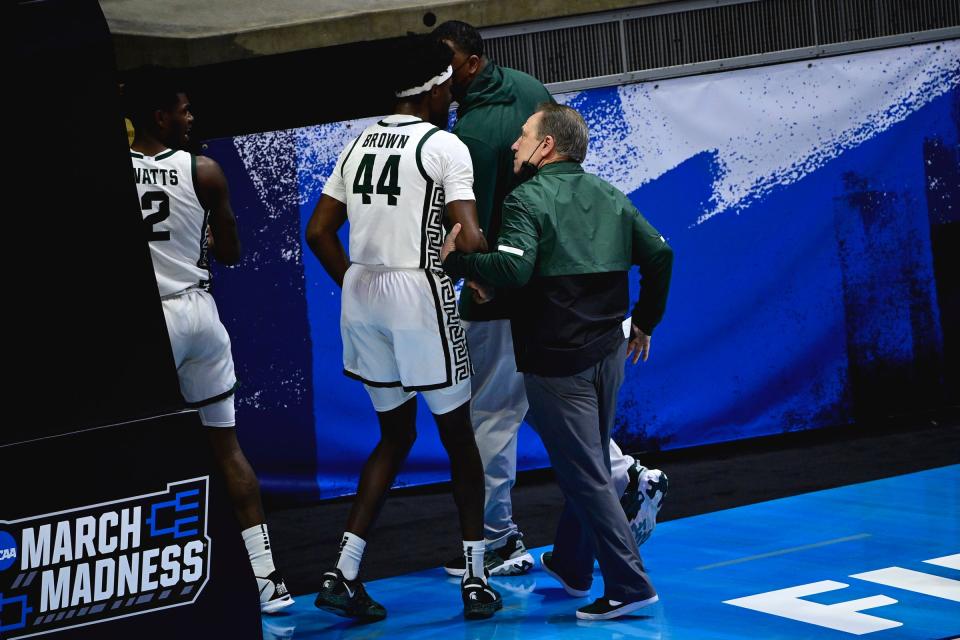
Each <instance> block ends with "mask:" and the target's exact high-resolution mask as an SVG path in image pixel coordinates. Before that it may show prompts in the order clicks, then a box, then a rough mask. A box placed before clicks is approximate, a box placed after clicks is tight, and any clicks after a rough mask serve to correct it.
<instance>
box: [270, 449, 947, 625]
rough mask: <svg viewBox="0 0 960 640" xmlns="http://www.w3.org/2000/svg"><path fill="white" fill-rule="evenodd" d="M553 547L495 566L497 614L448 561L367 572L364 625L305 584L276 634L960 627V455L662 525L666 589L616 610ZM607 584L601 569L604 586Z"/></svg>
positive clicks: (655, 549) (660, 558)
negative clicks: (605, 610) (499, 570)
mask: <svg viewBox="0 0 960 640" xmlns="http://www.w3.org/2000/svg"><path fill="white" fill-rule="evenodd" d="M671 480H672V482H673V483H676V482H682V479H680V478H677V479H671ZM667 500H669V495H668V496H667ZM542 550H543V549H538V550H536V551H535V552H534V555H535V557H537V558H538V562H537V567H536V568H534V570H533V571H532V572H531V573H530V574H528V575H527V576H521V577H517V578H494V579H492V582H493V583H494V584H495V585H496V587H497V588H498V589H499V590H500V592H501V594H502V595H503V598H504V609H503V611H501V612H500V613H499V614H498V615H497V616H495V617H494V618H493V619H491V620H486V621H480V622H470V623H466V622H465V621H464V620H463V618H462V608H461V606H460V600H459V590H458V582H457V581H456V580H454V579H449V578H447V576H446V574H444V573H443V570H442V569H440V568H437V569H431V570H428V571H422V572H419V573H414V574H410V575H405V576H400V577H397V578H389V579H385V580H377V581H375V582H370V583H368V584H367V589H368V591H369V592H370V593H371V595H372V596H373V597H374V598H375V599H377V600H379V601H380V602H381V603H383V605H384V606H385V607H386V608H387V610H388V612H389V616H388V618H387V619H386V620H385V621H383V622H379V623H375V624H371V625H357V624H354V623H352V622H350V621H346V620H343V619H341V618H337V617H336V616H333V615H330V614H328V613H325V612H322V611H319V610H317V609H315V608H314V607H313V595H302V596H299V597H298V598H297V603H296V604H295V605H294V606H293V607H291V608H290V609H288V611H290V613H287V614H284V615H279V616H272V617H269V618H265V619H264V627H263V628H264V638H265V639H266V640H278V639H284V640H286V639H289V638H297V639H298V640H308V639H313V638H344V639H346V638H356V639H368V638H416V639H417V640H427V639H432V638H437V639H443V640H461V639H463V640H473V639H475V638H476V639H491V640H508V639H513V638H518V639H519V638H523V639H525V640H534V639H537V638H561V639H562V638H574V637H575V638H582V639H589V638H656V639H663V640H666V639H671V640H674V639H675V640H681V639H682V640H687V639H690V640H707V639H714V638H715V639H718V640H719V639H726V638H737V639H740V638H750V639H755V640H766V639H774V638H816V639H830V638H836V639H841V638H853V637H857V636H860V637H868V638H870V639H871V640H872V639H874V638H875V639H877V640H888V639H897V640H914V639H916V640H919V639H925V640H940V639H944V638H953V637H956V636H960V465H953V466H949V467H943V468H939V469H933V470H929V471H924V472H920V473H914V474H910V475H904V476H898V477H894V478H888V479H884V480H877V481H874V482H868V483H864V484H858V485H851V486H847V487H841V488H838V489H830V490H827V491H818V492H815V493H809V494H805V495H800V496H794V497H791V498H784V499H781V500H774V501H771V502H765V503H761V504H755V505H750V506H746V507H739V508H736V509H729V510H726V511H719V512H715V513H709V514H705V515H701V516H695V517H692V518H685V519H682V520H674V521H671V522H666V523H663V524H662V525H658V527H657V529H656V531H655V532H654V534H653V537H652V538H651V539H650V541H648V542H647V543H646V544H645V545H644V546H643V548H642V549H641V551H642V554H643V558H644V562H645V564H646V566H647V570H648V571H649V572H650V575H651V578H652V580H653V582H654V584H655V585H656V587H657V589H658V591H659V593H660V599H661V601H660V602H659V603H657V604H655V605H653V606H651V607H648V608H646V609H641V610H640V611H638V612H637V614H636V615H632V616H628V617H624V618H620V619H617V620H613V621H609V622H583V621H578V620H577V619H576V618H575V617H574V611H575V609H576V608H577V607H578V606H581V605H583V604H584V603H587V602H589V600H587V599H574V598H570V597H568V596H567V595H566V594H565V593H564V592H563V590H562V589H561V588H560V586H559V585H558V584H557V583H556V582H555V581H554V580H552V579H551V578H550V577H548V576H547V575H546V574H545V573H543V571H542V570H541V568H540V566H539V552H540V551H542ZM602 593H603V583H602V579H601V577H600V573H599V571H597V572H596V574H595V580H594V584H593V591H592V594H591V596H592V597H599V596H600V595H602Z"/></svg>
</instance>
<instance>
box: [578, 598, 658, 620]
mask: <svg viewBox="0 0 960 640" xmlns="http://www.w3.org/2000/svg"><path fill="white" fill-rule="evenodd" d="M659 599H660V596H658V595H657V594H653V596H651V597H649V598H645V599H643V600H634V601H633V602H619V601H617V600H610V599H609V598H597V599H596V600H594V601H593V604H588V605H587V606H585V607H580V608H579V609H577V618H579V619H580V620H612V619H614V618H619V617H620V616H624V615H626V614H628V613H632V612H634V611H636V610H637V609H642V608H643V607H647V606H650V605H651V604H653V603H654V602H657V601H658V600H659Z"/></svg>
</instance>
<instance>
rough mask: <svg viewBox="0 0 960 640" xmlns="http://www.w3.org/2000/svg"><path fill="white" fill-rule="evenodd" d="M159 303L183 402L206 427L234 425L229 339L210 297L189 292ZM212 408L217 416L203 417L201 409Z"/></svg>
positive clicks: (232, 377) (198, 292)
mask: <svg viewBox="0 0 960 640" xmlns="http://www.w3.org/2000/svg"><path fill="white" fill-rule="evenodd" d="M162 304H163V315H164V317H165V318H166V321H167V332H168V333H169V334H170V346H171V347H172V348H173V359H174V362H175V363H176V365H177V376H178V377H179V379H180V392H181V393H182V394H183V398H184V400H186V401H187V404H188V405H189V406H191V407H195V408H200V409H201V412H200V415H201V420H202V421H203V423H204V424H205V425H207V426H222V427H232V426H234V420H233V411H232V407H233V393H234V391H235V390H236V387H237V376H236V374H235V373H234V370H233V355H232V354H231V352H230V336H229V335H228V334H227V330H226V328H225V327H224V326H223V323H222V322H220V315H219V314H218V313H217V303H216V302H214V300H213V296H211V295H210V294H209V293H207V292H206V291H203V290H201V289H189V290H187V291H185V292H184V293H181V294H179V295H175V296H171V297H169V298H164V299H163V301H162ZM225 400H229V404H230V407H229V408H227V407H225V405H226V404H227V403H226V402H224V401H225ZM214 405H216V411H215V413H216V415H215V416H205V415H204V411H203V407H206V406H211V407H213V406H214ZM225 409H230V410H229V411H225ZM227 423H229V424H227Z"/></svg>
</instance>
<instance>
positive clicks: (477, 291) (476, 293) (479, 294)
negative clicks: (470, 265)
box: [465, 280, 493, 304]
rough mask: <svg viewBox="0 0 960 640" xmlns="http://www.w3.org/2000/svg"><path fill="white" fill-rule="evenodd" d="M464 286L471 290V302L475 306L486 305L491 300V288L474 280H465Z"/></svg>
mask: <svg viewBox="0 0 960 640" xmlns="http://www.w3.org/2000/svg"><path fill="white" fill-rule="evenodd" d="M465 284H466V286H467V287H469V288H470V289H472V290H473V301H474V302H476V303H477V304H486V303H488V302H490V301H491V300H493V287H491V286H489V285H483V284H480V283H479V282H476V281H474V280H467V281H466V283H465Z"/></svg>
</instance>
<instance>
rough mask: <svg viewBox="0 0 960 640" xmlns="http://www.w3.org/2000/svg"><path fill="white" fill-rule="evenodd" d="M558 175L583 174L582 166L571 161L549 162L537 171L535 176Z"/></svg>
mask: <svg viewBox="0 0 960 640" xmlns="http://www.w3.org/2000/svg"><path fill="white" fill-rule="evenodd" d="M559 173H585V172H584V170H583V166H582V165H581V164H580V163H579V162H574V161H572V160H561V161H560V162H551V163H550V164H545V165H543V166H542V167H540V169H539V170H538V171H537V175H538V176H540V175H544V174H547V175H553V174H559Z"/></svg>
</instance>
